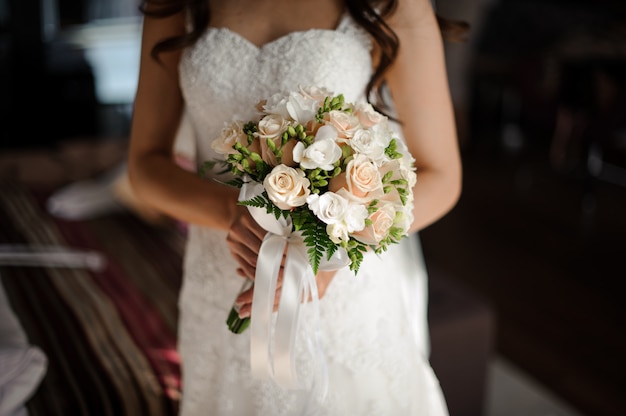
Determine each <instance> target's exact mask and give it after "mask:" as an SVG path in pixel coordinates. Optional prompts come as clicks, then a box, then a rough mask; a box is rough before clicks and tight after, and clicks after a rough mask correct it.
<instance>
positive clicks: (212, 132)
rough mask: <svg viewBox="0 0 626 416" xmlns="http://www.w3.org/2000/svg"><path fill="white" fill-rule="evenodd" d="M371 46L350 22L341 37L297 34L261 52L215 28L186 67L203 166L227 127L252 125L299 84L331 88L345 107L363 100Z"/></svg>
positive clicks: (338, 32) (184, 80) (184, 82)
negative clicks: (260, 111)
mask: <svg viewBox="0 0 626 416" xmlns="http://www.w3.org/2000/svg"><path fill="white" fill-rule="evenodd" d="M370 46H371V43H370V39H369V37H368V36H367V34H366V33H364V32H363V31H362V30H361V29H359V28H357V27H356V26H355V25H354V23H353V22H352V20H351V19H350V18H349V17H348V15H345V16H344V17H343V18H342V19H341V21H340V23H339V25H338V27H337V28H336V29H335V30H325V29H312V30H306V31H299V32H292V33H289V34H287V35H285V36H282V37H280V38H278V39H276V40H273V41H271V42H269V43H266V44H265V45H263V46H261V47H258V46H256V45H254V44H253V43H251V42H250V41H248V40H247V39H246V38H244V37H242V36H241V35H239V34H237V33H236V32H233V31H231V30H230V29H227V28H209V29H207V31H206V32H205V33H204V35H203V36H202V37H201V38H200V39H199V40H198V43H197V44H196V45H195V46H194V47H193V48H191V49H188V50H187V51H186V53H185V54H184V56H183V59H182V62H181V65H180V78H181V87H182V90H183V94H184V98H185V101H186V103H187V112H188V116H189V118H190V121H191V123H192V125H193V127H194V130H195V134H196V138H197V145H198V149H197V151H198V156H199V158H201V159H202V160H201V161H204V160H210V159H212V158H214V157H217V155H216V154H214V153H213V152H212V150H211V147H210V142H211V141H212V140H213V139H214V138H215V137H217V135H218V134H219V131H220V130H221V128H222V127H223V125H224V122H227V121H231V120H233V119H234V118H239V119H242V120H248V119H249V118H251V116H252V115H254V111H255V105H256V104H257V103H258V102H259V101H260V100H262V99H264V98H267V97H269V96H270V95H272V94H274V93H277V92H281V91H290V90H296V89H297V88H298V86H299V85H302V86H309V85H310V86H319V87H326V88H327V89H329V90H330V91H333V92H335V93H343V94H344V96H345V98H346V100H347V101H358V100H363V99H364V86H365V85H366V84H367V82H368V81H369V78H370V76H371V69H370V68H371V67H372V62H371V57H370Z"/></svg>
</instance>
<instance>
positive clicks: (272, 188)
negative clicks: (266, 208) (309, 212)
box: [263, 164, 311, 210]
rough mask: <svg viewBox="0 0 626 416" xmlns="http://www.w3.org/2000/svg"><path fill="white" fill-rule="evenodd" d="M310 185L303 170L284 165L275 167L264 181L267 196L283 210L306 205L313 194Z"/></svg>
mask: <svg viewBox="0 0 626 416" xmlns="http://www.w3.org/2000/svg"><path fill="white" fill-rule="evenodd" d="M309 185H310V182H309V180H308V179H307V178H306V176H305V174H304V172H303V171H302V170H300V169H294V168H291V167H289V166H285V165H282V164H281V165H278V166H276V167H274V169H272V171H271V172H270V173H269V175H267V176H266V177H265V180H264V181H263V186H264V187H265V190H266V192H267V196H268V197H269V198H270V200H271V201H272V202H273V203H274V204H275V205H276V206H277V207H278V208H280V209H283V210H289V209H292V208H295V207H299V206H302V205H304V204H305V203H306V199H307V197H308V196H309V195H310V193H311V190H310V189H309Z"/></svg>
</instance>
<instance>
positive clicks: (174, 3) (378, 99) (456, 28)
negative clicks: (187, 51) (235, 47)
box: [139, 0, 469, 113]
mask: <svg viewBox="0 0 626 416" xmlns="http://www.w3.org/2000/svg"><path fill="white" fill-rule="evenodd" d="M344 1H345V5H346V8H347V9H348V11H349V13H350V15H351V16H352V18H353V19H354V21H355V22H356V23H358V24H359V25H360V26H361V27H362V28H363V29H364V30H365V31H367V32H368V33H369V34H370V35H371V36H372V39H373V40H374V42H375V43H376V45H377V46H378V49H379V52H380V54H379V57H378V62H377V65H376V68H375V69H374V73H373V74H372V77H371V79H370V80H369V82H368V84H367V88H366V97H368V100H369V101H370V102H372V103H376V104H375V105H374V107H375V108H376V109H377V110H378V111H380V112H382V113H386V111H385V109H387V106H386V105H385V100H384V95H383V79H384V75H385V72H386V71H387V69H388V68H389V67H390V66H391V64H392V63H393V62H394V60H395V59H396V56H397V54H398V49H399V47H400V42H399V40H398V36H397V35H396V34H395V33H394V31H393V30H392V29H391V28H390V27H389V25H387V23H386V22H385V18H386V17H388V16H390V15H391V14H393V12H394V11H395V9H396V7H397V5H398V0H344ZM148 4H149V5H150V7H149V8H148V7H147V6H148ZM139 10H140V11H141V12H142V13H143V14H145V15H147V16H152V17H167V16H171V15H174V14H176V13H179V12H182V11H188V12H189V16H190V18H191V30H190V31H189V32H188V33H185V34H184V35H181V36H176V37H171V38H167V39H163V40H162V41H161V42H159V43H157V44H156V45H155V46H154V48H153V49H152V51H151V56H152V57H153V58H154V59H156V60H159V54H161V53H162V52H166V51H172V50H176V49H179V48H184V47H186V46H190V45H192V44H193V43H195V42H196V40H198V38H200V36H202V34H203V33H204V31H205V30H206V28H207V27H208V26H209V20H210V18H211V13H210V10H209V2H208V0H143V1H142V2H141V5H140V6H139ZM437 22H438V23H439V28H440V30H441V33H442V36H443V39H444V40H446V41H449V42H463V41H464V40H465V38H464V37H465V35H466V33H467V31H468V29H469V25H468V24H467V23H466V22H461V21H454V20H449V19H445V18H443V17H441V16H439V15H437Z"/></svg>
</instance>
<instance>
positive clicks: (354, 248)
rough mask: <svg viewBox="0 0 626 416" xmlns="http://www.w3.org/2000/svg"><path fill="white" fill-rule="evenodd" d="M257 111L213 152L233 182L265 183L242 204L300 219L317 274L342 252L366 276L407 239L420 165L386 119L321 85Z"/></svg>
mask: <svg viewBox="0 0 626 416" xmlns="http://www.w3.org/2000/svg"><path fill="white" fill-rule="evenodd" d="M257 108H258V110H259V114H258V117H257V118H256V119H254V120H247V121H240V120H237V121H233V122H231V123H227V124H226V125H225V127H224V129H223V130H222V132H221V135H220V137H218V138H217V139H215V140H214V141H213V143H212V148H213V149H214V150H215V151H216V152H217V153H218V154H221V155H223V156H224V160H222V161H221V162H222V163H224V164H225V168H226V170H228V171H230V172H231V173H232V175H233V176H234V178H233V179H232V180H230V181H228V184H230V185H233V186H237V187H241V186H242V185H243V184H244V182H245V181H250V182H255V183H257V184H262V186H263V191H262V193H260V194H259V195H258V196H256V197H253V198H251V199H248V200H245V201H240V204H242V205H246V206H251V207H257V208H263V209H265V210H267V212H268V213H270V214H273V215H274V216H275V217H276V218H277V219H278V218H280V217H281V216H282V217H284V218H290V219H291V222H292V224H293V231H294V232H300V233H301V234H302V237H303V239H304V242H305V244H306V246H307V251H308V256H309V261H310V264H311V266H312V268H313V271H314V272H315V273H316V272H317V270H318V268H319V266H320V263H321V262H322V261H323V260H324V258H326V259H330V258H331V256H332V255H333V254H334V253H335V252H336V251H337V250H338V249H340V248H343V249H345V250H346V252H347V254H348V257H349V259H350V269H351V270H353V271H354V272H355V273H357V272H358V270H359V267H360V265H361V262H362V260H363V254H364V253H365V252H366V251H367V250H374V251H376V252H377V253H380V252H382V251H385V250H386V249H387V247H388V246H389V245H390V244H394V243H397V242H399V241H400V239H402V238H403V237H404V236H406V235H407V232H408V229H409V226H410V224H411V222H412V221H413V216H412V205H413V195H412V188H413V186H414V184H415V181H416V174H415V168H414V164H413V162H414V160H413V158H412V156H411V155H410V153H409V152H408V150H407V148H406V146H405V145H404V143H403V142H402V141H401V140H399V139H398V138H397V137H396V136H395V135H394V133H393V130H392V129H391V128H390V125H389V121H388V118H387V117H386V116H384V115H382V114H381V113H379V112H377V111H376V110H375V109H374V108H373V107H372V106H371V105H370V104H368V103H365V102H363V103H347V102H345V101H344V97H343V95H342V94H338V95H335V94H333V93H331V92H330V91H328V90H326V89H324V88H318V87H306V88H300V89H299V90H298V91H291V92H287V93H281V94H276V95H274V96H272V97H269V98H268V99H267V100H264V101H262V102H261V103H259V105H258V106H257ZM214 164H215V161H212V162H208V163H207V167H213V166H214Z"/></svg>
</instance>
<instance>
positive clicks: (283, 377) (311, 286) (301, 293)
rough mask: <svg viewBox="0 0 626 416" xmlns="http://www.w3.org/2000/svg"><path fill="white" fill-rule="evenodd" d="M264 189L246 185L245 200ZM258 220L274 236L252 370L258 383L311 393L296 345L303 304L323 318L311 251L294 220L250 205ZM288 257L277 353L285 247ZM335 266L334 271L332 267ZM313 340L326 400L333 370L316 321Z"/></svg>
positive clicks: (264, 266) (265, 254)
mask: <svg viewBox="0 0 626 416" xmlns="http://www.w3.org/2000/svg"><path fill="white" fill-rule="evenodd" d="M263 190H264V188H263V186H262V185H261V184H258V183H251V182H248V183H244V184H243V186H242V188H241V191H240V194H239V200H240V201H244V200H249V199H251V198H254V197H255V196H258V195H260V194H261V193H262V192H263ZM248 210H249V211H250V214H251V215H252V217H253V218H254V220H255V221H256V222H257V223H258V224H259V225H260V226H261V227H263V228H264V229H265V230H266V231H268V233H267V234H266V235H265V238H264V239H263V242H262V244H261V248H260V250H259V255H258V259H257V268H256V273H255V281H254V291H253V295H252V312H251V317H252V318H251V322H250V328H249V330H250V367H251V373H252V376H253V377H255V378H258V379H273V380H274V381H275V382H276V383H277V384H279V385H280V386H282V387H285V388H289V389H301V388H305V386H304V383H303V382H302V381H301V380H300V379H299V377H298V374H297V372H296V364H295V342H296V334H297V332H298V331H297V330H298V320H299V316H300V306H301V304H302V302H303V300H306V299H309V298H311V307H312V308H313V315H314V320H317V319H319V318H318V317H319V296H318V292H317V284H316V281H315V276H314V274H313V269H312V268H311V266H310V264H309V260H308V255H307V247H306V244H305V243H304V240H303V238H302V236H301V235H300V234H299V233H294V232H292V222H291V218H283V217H280V218H279V219H276V217H274V216H273V215H271V214H268V213H267V212H266V210H265V209H263V208H256V207H250V206H248ZM286 247H288V249H287V257H286V262H285V269H284V274H283V283H282V290H281V296H280V302H279V304H278V316H277V319H276V327H275V330H274V332H273V335H274V339H273V347H274V348H273V353H272V348H271V344H272V342H271V341H272V340H271V337H272V313H273V306H274V297H275V294H276V284H277V281H278V274H279V271H280V264H281V259H282V256H283V253H284V252H285V248H286ZM343 263H345V259H343V258H341V255H340V256H339V257H338V259H335V260H333V261H332V262H329V264H327V265H326V267H325V268H326V269H331V268H330V267H332V268H334V269H337V268H339V267H341V265H342V264H343ZM331 265H332V266H331ZM312 324H313V325H312V327H313V328H314V329H313V331H312V334H308V335H312V336H307V339H306V344H307V347H308V348H309V351H310V352H311V354H312V355H313V357H314V358H315V359H316V360H317V361H318V363H317V365H316V371H317V374H316V377H315V379H316V380H314V381H313V387H311V389H312V390H313V389H316V390H317V391H318V392H319V393H320V395H321V397H322V398H323V397H324V396H325V395H326V390H327V369H326V364H325V360H324V355H323V353H322V350H321V348H320V345H319V334H318V332H317V328H318V323H317V322H313V323H312Z"/></svg>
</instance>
